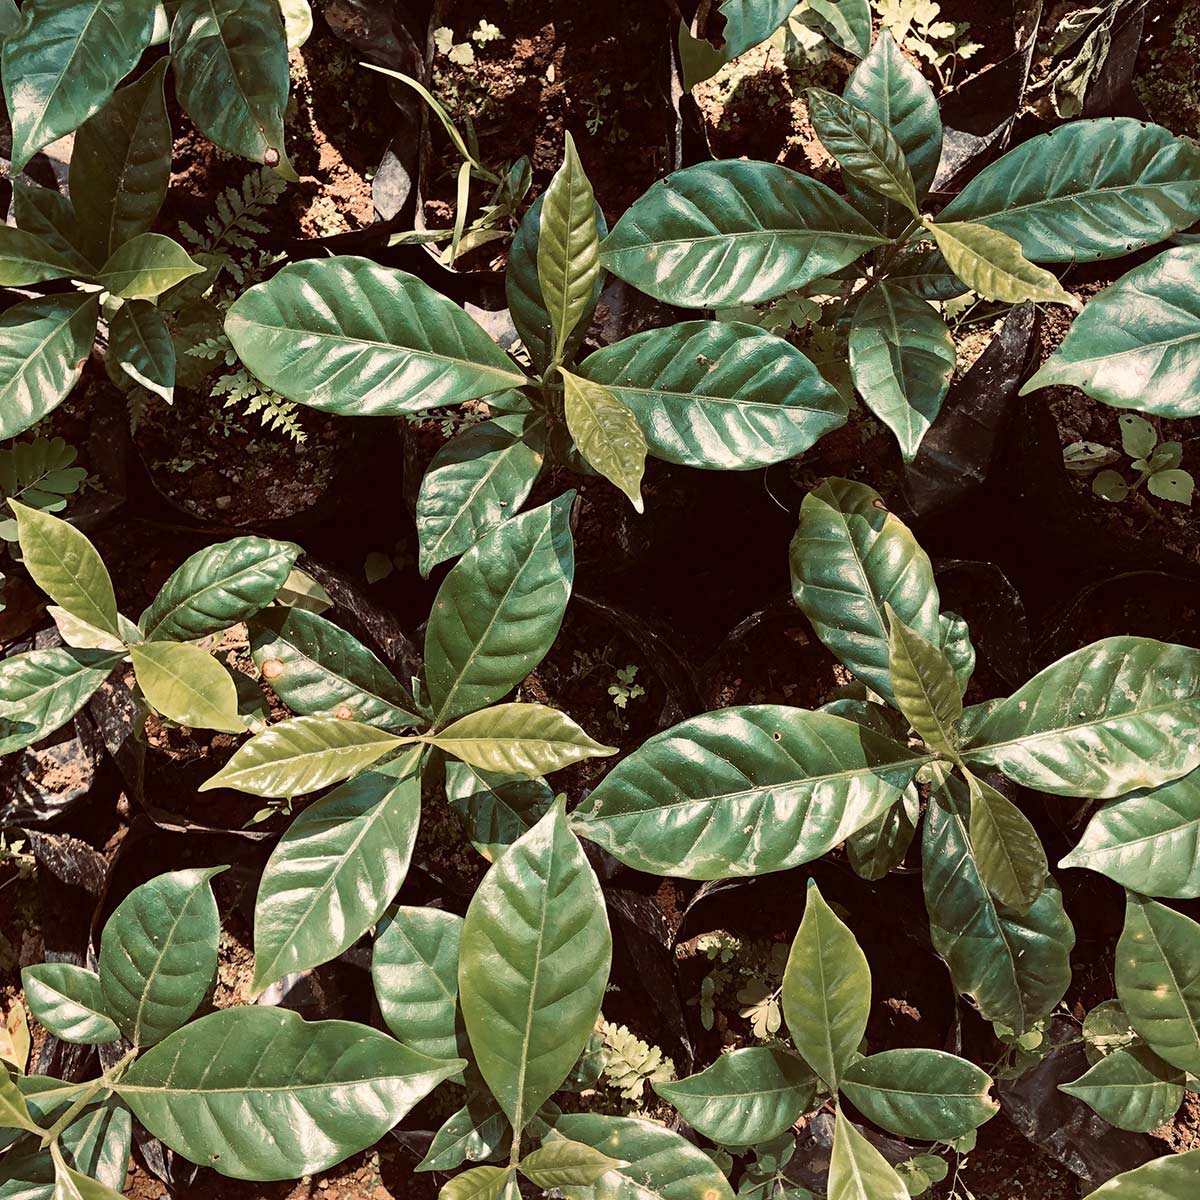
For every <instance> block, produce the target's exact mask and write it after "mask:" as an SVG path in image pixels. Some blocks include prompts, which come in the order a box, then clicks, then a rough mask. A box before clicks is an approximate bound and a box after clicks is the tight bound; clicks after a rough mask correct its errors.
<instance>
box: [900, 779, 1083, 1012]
mask: <svg viewBox="0 0 1200 1200" xmlns="http://www.w3.org/2000/svg"><path fill="white" fill-rule="evenodd" d="M953 786H954V787H955V788H956V791H957V796H956V798H955V800H954V801H953V804H954V808H955V811H950V809H949V808H947V807H945V806H944V805H945V804H949V803H951V800H950V799H949V798H947V797H945V795H944V794H942V795H939V797H938V800H937V802H936V803H931V804H930V805H929V806H928V808H927V809H926V811H925V825H924V838H923V846H922V851H923V853H922V860H923V872H922V883H923V885H924V889H925V907H926V908H927V909H928V911H929V932H930V936H931V937H932V939H933V947H934V950H935V951H936V952H937V953H938V954H939V955H940V956H941V957H942V958H943V959H944V960H945V962H946V965H947V967H949V969H950V978H951V980H952V982H953V984H954V990H955V991H956V992H958V993H959V994H960V995H963V996H967V997H969V998H970V1000H971V1001H972V1002H973V1003H974V1005H975V1006H976V1008H977V1009H978V1010H979V1013H980V1015H981V1016H982V1017H983V1019H984V1020H986V1021H999V1022H1001V1023H1003V1024H1005V1025H1007V1026H1009V1028H1011V1029H1013V1030H1015V1031H1016V1032H1018V1033H1023V1032H1025V1031H1026V1030H1028V1029H1030V1028H1032V1026H1033V1025H1034V1024H1036V1023H1037V1022H1038V1021H1040V1020H1041V1019H1042V1018H1043V1017H1045V1016H1047V1015H1048V1014H1049V1013H1050V1011H1051V1010H1052V1009H1053V1008H1054V1006H1055V1005H1056V1004H1057V1003H1058V1002H1059V1000H1061V999H1062V997H1063V994H1064V993H1065V992H1066V990H1067V986H1068V985H1069V984H1070V982H1071V962H1070V954H1071V947H1072V946H1073V945H1074V942H1075V931H1074V929H1073V928H1072V926H1071V922H1070V921H1069V920H1068V918H1067V915H1066V913H1065V911H1064V910H1063V905H1062V897H1061V895H1060V893H1059V890H1058V888H1057V886H1055V884H1054V882H1053V880H1051V879H1047V881H1046V885H1045V887H1044V888H1043V889H1042V894H1041V895H1040V896H1039V897H1038V898H1037V900H1036V901H1034V903H1033V905H1032V907H1031V908H1030V909H1029V911H1028V912H1026V913H1024V914H1021V913H1018V912H1016V911H1015V910H1013V909H1009V908H1005V907H1004V906H1003V905H1001V904H999V903H997V901H996V900H995V899H994V898H993V897H992V895H991V893H990V892H989V891H988V890H987V886H986V885H985V884H984V882H983V880H982V878H981V877H980V873H979V867H978V865H977V864H976V862H975V858H974V854H973V852H972V849H971V843H970V839H969V838H968V835H967V822H966V820H965V819H964V817H963V816H962V815H961V812H962V811H965V805H964V801H965V800H966V795H965V793H966V787H965V785H962V784H960V783H959V782H958V781H957V780H955V781H953Z"/></svg>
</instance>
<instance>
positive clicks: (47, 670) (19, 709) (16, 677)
mask: <svg viewBox="0 0 1200 1200" xmlns="http://www.w3.org/2000/svg"><path fill="white" fill-rule="evenodd" d="M123 657H124V655H123V654H113V653H110V652H108V651H101V650H76V649H70V648H64V647H52V648H49V649H45V650H31V651H29V652H28V653H27V654H14V655H12V656H11V657H10V658H5V659H0V754H13V753H15V752H16V751H17V750H24V749H25V747H26V746H32V745H33V743H34V742H40V741H41V740H42V738H44V737H46V736H47V735H49V734H51V733H53V732H54V731H55V730H56V729H60V728H61V727H62V726H63V725H65V724H66V723H67V722H68V721H69V720H70V719H71V718H72V717H73V716H74V715H75V714H76V713H77V712H78V711H79V710H80V709H81V708H82V707H83V706H84V705H85V704H86V703H87V702H88V700H90V699H91V697H92V694H93V693H94V692H95V691H96V689H97V688H98V687H99V686H100V685H101V684H102V683H103V682H104V681H105V680H106V679H107V678H108V676H109V674H110V672H111V671H112V669H113V668H114V667H115V666H117V664H118V663H120V661H121V659H122V658H123Z"/></svg>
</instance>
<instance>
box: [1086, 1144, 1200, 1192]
mask: <svg viewBox="0 0 1200 1200" xmlns="http://www.w3.org/2000/svg"><path fill="white" fill-rule="evenodd" d="M1197 1181H1200V1150H1186V1151H1184V1152H1183V1153H1182V1154H1167V1155H1164V1156H1163V1157H1162V1158H1155V1159H1152V1160H1151V1161H1150V1162H1148V1163H1143V1164H1142V1166H1140V1167H1135V1168H1134V1169H1133V1170H1132V1171H1123V1172H1122V1173H1121V1174H1120V1175H1117V1176H1116V1177H1114V1178H1113V1179H1110V1180H1109V1181H1108V1182H1107V1183H1105V1184H1101V1186H1100V1187H1098V1188H1097V1189H1096V1190H1095V1191H1094V1192H1089V1193H1088V1200H1189V1197H1190V1196H1191V1195H1192V1194H1194V1192H1195V1190H1196V1183H1197Z"/></svg>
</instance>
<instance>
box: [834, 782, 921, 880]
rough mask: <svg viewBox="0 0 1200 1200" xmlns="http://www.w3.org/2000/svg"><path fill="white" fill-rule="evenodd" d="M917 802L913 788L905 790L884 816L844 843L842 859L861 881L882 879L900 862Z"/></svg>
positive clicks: (910, 836) (915, 816)
mask: <svg viewBox="0 0 1200 1200" xmlns="http://www.w3.org/2000/svg"><path fill="white" fill-rule="evenodd" d="M920 815H921V802H920V799H919V797H918V796H917V793H916V789H915V788H908V789H906V790H905V792H904V796H903V797H902V798H901V799H900V800H897V801H896V803H895V804H893V805H892V807H891V808H889V809H888V810H887V811H886V812H885V813H883V814H882V815H881V816H878V817H876V818H875V819H874V820H873V821H870V822H868V823H867V824H866V825H864V826H863V827H862V828H861V829H860V830H859V831H858V832H857V833H854V834H851V835H850V837H848V838H847V839H846V857H847V858H848V859H849V860H850V865H851V866H852V867H853V868H854V870H855V873H856V874H858V875H859V876H861V877H862V878H863V879H868V880H872V881H874V880H876V879H882V878H883V877H884V876H885V875H886V874H887V873H888V872H889V871H890V870H891V869H892V868H893V867H898V866H899V865H900V863H902V862H903V861H904V856H905V854H906V853H907V852H908V847H909V846H910V845H911V844H912V840H913V835H914V834H915V833H916V832H917V821H918V820H919V819H920Z"/></svg>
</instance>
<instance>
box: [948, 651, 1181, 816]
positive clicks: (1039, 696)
mask: <svg viewBox="0 0 1200 1200" xmlns="http://www.w3.org/2000/svg"><path fill="white" fill-rule="evenodd" d="M973 714H974V718H975V719H973ZM1198 719H1200V651H1197V650H1193V649H1191V648H1189V647H1187V646H1173V645H1169V644H1167V643H1164V642H1156V641H1153V640H1152V639H1150V638H1137V637H1111V638H1104V639H1103V640H1102V641H1099V642H1093V643H1092V644H1091V645H1090V646H1084V647H1083V649H1081V650H1076V651H1075V652H1074V653H1073V654H1068V655H1067V656H1066V657H1065V658H1060V659H1059V660H1058V662H1056V663H1052V664H1051V665H1050V666H1048V667H1047V668H1046V669H1045V670H1044V671H1042V672H1040V673H1039V674H1037V675H1035V676H1034V677H1033V678H1032V679H1031V680H1030V681H1029V682H1028V683H1026V684H1025V685H1024V686H1023V687H1021V688H1020V689H1018V690H1017V691H1016V692H1014V693H1013V695H1011V696H1010V697H1009V698H1008V699H1007V700H1001V701H1000V702H999V703H998V704H994V705H990V706H988V707H987V708H986V709H984V708H982V707H977V708H974V709H969V710H968V712H967V714H966V716H965V717H964V722H963V724H964V730H963V732H964V735H966V734H967V733H968V725H970V728H969V736H967V737H966V741H965V746H964V749H963V751H962V753H963V756H964V757H965V758H966V760H967V761H968V763H970V764H971V765H975V764H980V765H983V766H992V767H998V768H999V769H1000V770H1001V771H1003V772H1004V773H1005V775H1007V776H1008V777H1009V778H1010V779H1013V780H1015V781H1016V782H1017V783H1020V784H1022V785H1024V786H1025V787H1031V788H1038V789H1040V790H1041V791H1044V792H1051V793H1053V794H1054V795H1057V796H1088V797H1096V798H1099V799H1106V798H1108V797H1111V796H1119V795H1123V794H1124V793H1125V792H1130V791H1133V790H1134V789H1135V788H1144V787H1153V786H1155V785H1157V784H1160V783H1167V782H1169V781H1170V780H1172V779H1175V778H1178V777H1179V776H1181V775H1185V774H1187V772H1189V771H1191V770H1192V769H1193V768H1195V767H1196V766H1197V765H1200V744H1197V743H1196V742H1195V740H1194V739H1193V738H1192V737H1191V733H1190V731H1191V730H1193V729H1194V728H1195V727H1196V723H1197V720H1198Z"/></svg>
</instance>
